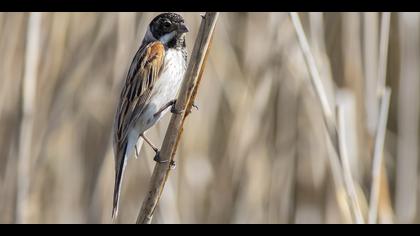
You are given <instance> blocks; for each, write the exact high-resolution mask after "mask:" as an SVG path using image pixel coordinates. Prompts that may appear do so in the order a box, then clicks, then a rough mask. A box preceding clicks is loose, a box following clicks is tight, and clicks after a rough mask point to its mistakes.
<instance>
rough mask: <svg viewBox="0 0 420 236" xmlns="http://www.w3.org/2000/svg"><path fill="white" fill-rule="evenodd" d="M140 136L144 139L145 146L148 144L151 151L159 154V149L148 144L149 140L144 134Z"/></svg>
mask: <svg viewBox="0 0 420 236" xmlns="http://www.w3.org/2000/svg"><path fill="white" fill-rule="evenodd" d="M140 136H141V137H142V138H143V139H144V141H146V143H147V144H149V146H150V147H151V148H152V149H153V151H155V153H158V152H159V149H158V148H157V147H156V146H155V145H153V143H152V142H150V140H149V139H148V138H146V136H145V135H144V134H141V135H140Z"/></svg>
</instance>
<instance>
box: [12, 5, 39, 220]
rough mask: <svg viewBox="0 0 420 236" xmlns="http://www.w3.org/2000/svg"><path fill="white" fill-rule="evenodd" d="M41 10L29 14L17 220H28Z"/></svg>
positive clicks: (20, 140) (18, 171) (18, 172)
mask: <svg viewBox="0 0 420 236" xmlns="http://www.w3.org/2000/svg"><path fill="white" fill-rule="evenodd" d="M41 18H42V13H40V12H32V13H30V15H29V18H28V34H27V38H26V54H25V70H24V71H25V72H24V76H23V91H22V100H23V107H22V113H23V114H22V115H23V118H22V123H21V129H20V135H19V154H18V157H19V159H18V167H17V168H18V170H17V181H18V182H17V203H16V223H18V224H19V223H27V222H26V218H27V211H28V192H29V191H28V190H29V181H30V167H31V163H30V162H31V159H30V156H31V141H32V131H33V124H34V114H33V113H34V107H35V97H36V96H35V92H36V78H37V74H38V61H39V47H40V31H41Z"/></svg>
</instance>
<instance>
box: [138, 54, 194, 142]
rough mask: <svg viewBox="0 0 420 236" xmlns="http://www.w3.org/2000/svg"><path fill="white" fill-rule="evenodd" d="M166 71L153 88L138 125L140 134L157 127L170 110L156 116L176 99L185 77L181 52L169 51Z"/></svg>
mask: <svg viewBox="0 0 420 236" xmlns="http://www.w3.org/2000/svg"><path fill="white" fill-rule="evenodd" d="M164 63H165V65H164V68H165V69H164V70H163V71H162V72H161V74H160V78H159V79H158V80H157V81H156V84H155V85H154V86H153V90H152V92H151V95H150V98H149V101H148V104H147V105H146V106H145V108H144V110H143V112H142V114H141V116H140V117H139V119H138V121H137V123H136V128H137V129H136V130H137V131H138V132H139V134H141V133H143V132H144V131H146V130H148V129H149V128H151V127H152V126H153V125H155V124H156V123H157V122H158V121H159V120H160V119H161V118H162V116H163V115H164V114H166V113H167V112H168V111H169V110H170V108H168V109H166V110H165V111H164V112H162V113H161V114H160V115H158V116H154V114H155V113H156V112H157V111H158V110H159V109H160V108H162V107H163V106H164V105H166V104H167V103H168V102H170V101H171V100H173V99H176V97H177V94H178V91H179V88H180V86H181V81H182V79H183V77H184V73H185V69H186V63H185V61H184V58H183V56H182V53H181V52H180V51H177V50H174V49H169V50H168V51H167V52H166V55H165V62H164Z"/></svg>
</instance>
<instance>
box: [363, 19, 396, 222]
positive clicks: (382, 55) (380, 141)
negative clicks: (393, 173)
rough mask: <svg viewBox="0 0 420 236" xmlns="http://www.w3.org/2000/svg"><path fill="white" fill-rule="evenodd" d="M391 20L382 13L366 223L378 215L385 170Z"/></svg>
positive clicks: (389, 95)
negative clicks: (384, 151)
mask: <svg viewBox="0 0 420 236" xmlns="http://www.w3.org/2000/svg"><path fill="white" fill-rule="evenodd" d="M390 22H391V13H390V12H384V13H382V18H381V32H380V39H379V40H380V41H379V60H378V61H379V65H378V81H377V91H378V93H377V94H378V96H379V102H380V108H379V117H378V122H377V127H376V135H375V144H374V145H375V146H374V150H373V164H372V186H371V191H370V200H369V215H368V223H369V224H374V223H376V222H377V217H378V204H379V198H380V192H381V191H380V187H381V178H385V177H386V175H385V172H384V171H381V170H386V168H385V163H384V162H383V148H384V142H385V135H386V127H387V121H388V111H389V106H390V99H391V89H390V88H386V69H387V62H388V46H389V30H390Z"/></svg>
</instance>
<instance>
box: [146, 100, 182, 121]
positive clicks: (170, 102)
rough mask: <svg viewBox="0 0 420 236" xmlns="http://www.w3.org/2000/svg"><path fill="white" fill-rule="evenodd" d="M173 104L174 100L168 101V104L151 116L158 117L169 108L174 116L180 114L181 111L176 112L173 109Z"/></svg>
mask: <svg viewBox="0 0 420 236" xmlns="http://www.w3.org/2000/svg"><path fill="white" fill-rule="evenodd" d="M175 103H176V99H173V100H171V101H169V102H168V103H166V104H165V105H164V106H163V107H162V108H160V109H159V110H158V111H157V112H156V113H155V114H154V115H153V116H155V117H156V116H159V115H160V114H161V113H162V112H163V111H164V110H166V109H168V108H169V107H171V112H172V113H175V114H178V115H179V114H181V113H182V111H178V110H176V109H175Z"/></svg>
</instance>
